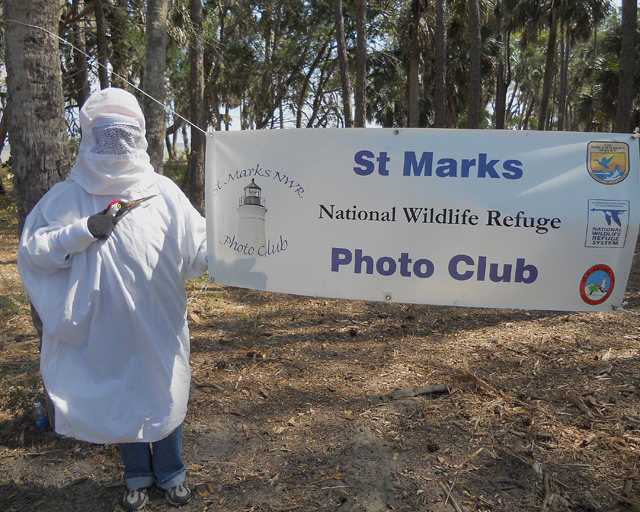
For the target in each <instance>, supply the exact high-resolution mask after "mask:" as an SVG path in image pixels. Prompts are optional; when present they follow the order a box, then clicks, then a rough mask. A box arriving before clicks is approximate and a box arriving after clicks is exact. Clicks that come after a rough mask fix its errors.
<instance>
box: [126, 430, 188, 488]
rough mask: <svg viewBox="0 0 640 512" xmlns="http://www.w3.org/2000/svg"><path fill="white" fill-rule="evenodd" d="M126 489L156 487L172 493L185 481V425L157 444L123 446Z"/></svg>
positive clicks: (128, 444)
mask: <svg viewBox="0 0 640 512" xmlns="http://www.w3.org/2000/svg"><path fill="white" fill-rule="evenodd" d="M118 448H119V449H120V455H121V457H122V461H123V462H124V479H125V481H126V482H127V489H146V488H147V487H151V485H153V483H154V482H155V484H156V485H157V486H158V487H159V488H160V489H171V488H172V487H175V486H176V485H180V484H181V483H183V482H184V479H185V467H184V464H183V463H182V457H181V456H180V452H181V451H182V425H180V426H179V427H178V428H177V429H175V430H174V431H173V432H172V433H171V434H169V435H168V436H167V437H165V438H164V439H161V440H160V441H156V442H155V443H120V444H118Z"/></svg>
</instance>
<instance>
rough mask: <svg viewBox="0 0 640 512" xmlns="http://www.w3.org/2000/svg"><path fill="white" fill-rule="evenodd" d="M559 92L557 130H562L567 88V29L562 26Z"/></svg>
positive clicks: (568, 39)
mask: <svg viewBox="0 0 640 512" xmlns="http://www.w3.org/2000/svg"><path fill="white" fill-rule="evenodd" d="M560 32H561V34H560V94H559V95H558V96H559V97H558V131H559V132H562V131H564V122H565V117H566V113H567V89H568V83H567V81H568V76H569V44H570V38H569V31H568V30H566V29H565V28H564V26H563V27H562V30H561V31H560Z"/></svg>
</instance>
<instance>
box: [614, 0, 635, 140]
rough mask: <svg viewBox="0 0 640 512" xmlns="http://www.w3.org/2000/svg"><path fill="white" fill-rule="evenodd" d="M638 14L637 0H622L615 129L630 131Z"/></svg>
mask: <svg viewBox="0 0 640 512" xmlns="http://www.w3.org/2000/svg"><path fill="white" fill-rule="evenodd" d="M637 16H638V2H637V0H622V50H621V52H620V77H619V89H618V116H617V117H616V122H615V126H614V130H615V131H616V132H618V133H629V132H630V131H632V129H633V127H632V126H631V109H632V108H633V89H634V85H635V84H634V77H633V74H634V64H635V62H634V57H635V56H634V50H635V34H636V24H637Z"/></svg>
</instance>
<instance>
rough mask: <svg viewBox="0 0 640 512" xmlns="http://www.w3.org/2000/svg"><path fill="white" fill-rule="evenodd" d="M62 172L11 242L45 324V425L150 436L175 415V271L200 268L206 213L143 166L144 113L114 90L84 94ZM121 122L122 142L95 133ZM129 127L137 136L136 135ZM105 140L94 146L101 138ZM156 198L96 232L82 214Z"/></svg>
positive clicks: (179, 403)
mask: <svg viewBox="0 0 640 512" xmlns="http://www.w3.org/2000/svg"><path fill="white" fill-rule="evenodd" d="M80 123H81V128H82V133H83V138H82V142H81V144H80V150H79V155H78V159H77V161H76V163H75V165H74V167H73V169H72V171H71V173H70V175H69V177H68V178H67V179H66V180H65V181H63V182H61V183H58V184H56V185H55V186H53V187H52V188H51V190H49V192H47V193H46V194H45V195H44V197H43V198H42V199H41V200H40V202H38V204H37V205H36V206H35V208H34V209H33V210H32V212H31V213H30V214H29V216H28V217H27V219H26V221H25V225H24V229H23V232H22V236H21V240H20V246H19V250H18V267H19V271H20V275H21V277H22V281H23V283H24V286H25V288H26V290H27V293H28V295H29V298H30V299H31V301H32V303H33V305H34V307H35V309H36V311H37V312H38V314H39V315H40V317H41V319H42V322H43V327H44V332H43V338H42V353H41V362H40V367H41V372H42V377H43V380H44V384H45V387H46V389H47V391H48V393H49V395H50V397H51V399H52V401H53V404H54V406H55V430H56V432H58V433H59V434H61V435H65V436H69V437H74V438H77V439H81V440H85V441H89V442H94V443H124V442H153V441H158V440H160V439H163V438H165V437H166V436H167V435H169V434H170V433H171V432H172V431H173V430H175V429H176V428H177V427H178V426H179V425H180V424H181V423H182V421H183V420H184V417H185V414H186V410H187V401H188V398H189V385H190V368H189V331H188V326H187V318H186V316H187V307H186V306H187V302H186V294H185V288H184V281H185V280H186V279H192V278H195V277H198V276H200V275H202V274H203V273H204V272H205V271H206V269H207V247H206V223H205V219H204V218H203V217H202V216H201V215H200V214H199V213H198V212H197V211H196V210H195V208H193V206H192V205H191V203H190V202H189V200H188V199H187V198H186V196H185V195H184V194H183V193H182V191H181V190H180V189H179V188H178V187H177V186H176V185H175V184H174V183H173V182H172V181H171V180H170V179H168V178H166V177H164V176H161V175H158V174H157V173H155V172H154V171H153V168H152V167H151V165H150V164H149V157H148V155H147V153H146V148H147V143H146V139H145V137H144V129H145V126H144V117H143V115H142V111H141V110H140V107H139V105H138V103H137V101H136V99H135V97H134V96H133V95H131V94H129V93H127V92H126V91H124V90H122V89H105V90H102V91H99V92H97V93H95V94H93V95H92V96H91V97H90V98H89V99H88V100H87V102H86V103H85V105H84V106H83V108H82V110H81V113H80ZM112 124H117V125H118V126H124V128H125V129H127V126H129V127H131V133H132V134H134V136H133V137H132V138H131V139H130V141H129V142H131V140H132V141H133V142H131V144H133V147H130V146H126V144H125V145H124V146H123V148H124V149H123V148H116V152H119V153H121V154H113V152H112V148H109V147H108V146H109V143H108V142H107V146H106V150H105V151H103V150H101V149H100V145H101V144H103V145H104V144H105V143H104V141H99V140H97V139H96V135H99V134H100V133H101V132H100V130H101V129H102V128H101V127H103V126H109V125H112ZM138 132H139V135H140V137H139V138H136V137H135V134H137V133H138ZM102 149H105V148H102ZM152 195H155V197H153V198H151V199H149V200H147V201H145V202H143V203H142V204H140V205H139V206H137V207H135V208H133V209H131V210H130V211H128V212H127V213H125V215H123V216H122V217H121V218H120V220H119V222H118V223H117V225H116V226H115V229H114V230H113V232H112V233H111V235H110V236H109V237H108V238H107V239H106V240H104V241H100V240H96V238H94V237H93V236H92V235H91V233H90V232H89V230H88V227H87V218H88V217H89V216H90V215H93V214H95V213H98V212H100V211H102V210H104V209H105V208H106V207H107V205H108V204H109V203H110V202H111V201H113V200H117V199H122V200H125V201H127V200H134V199H138V198H141V197H146V196H152Z"/></svg>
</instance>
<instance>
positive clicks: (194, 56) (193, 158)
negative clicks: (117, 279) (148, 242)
mask: <svg viewBox="0 0 640 512" xmlns="http://www.w3.org/2000/svg"><path fill="white" fill-rule="evenodd" d="M189 9H190V13H191V26H192V30H193V32H192V34H191V48H190V49H189V60H190V63H191V71H190V73H191V77H190V80H191V100H190V108H191V122H192V123H193V124H195V125H196V126H198V127H200V128H202V129H203V130H204V129H205V126H204V124H205V122H204V41H203V36H202V2H201V0H189ZM205 137H206V136H205V134H204V133H202V132H201V131H200V130H198V129H196V128H193V127H192V128H191V154H190V156H189V167H190V169H189V178H190V182H189V199H191V204H193V206H194V207H195V209H196V210H198V211H199V212H200V213H201V214H203V213H204V152H205V145H206V138H205Z"/></svg>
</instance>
